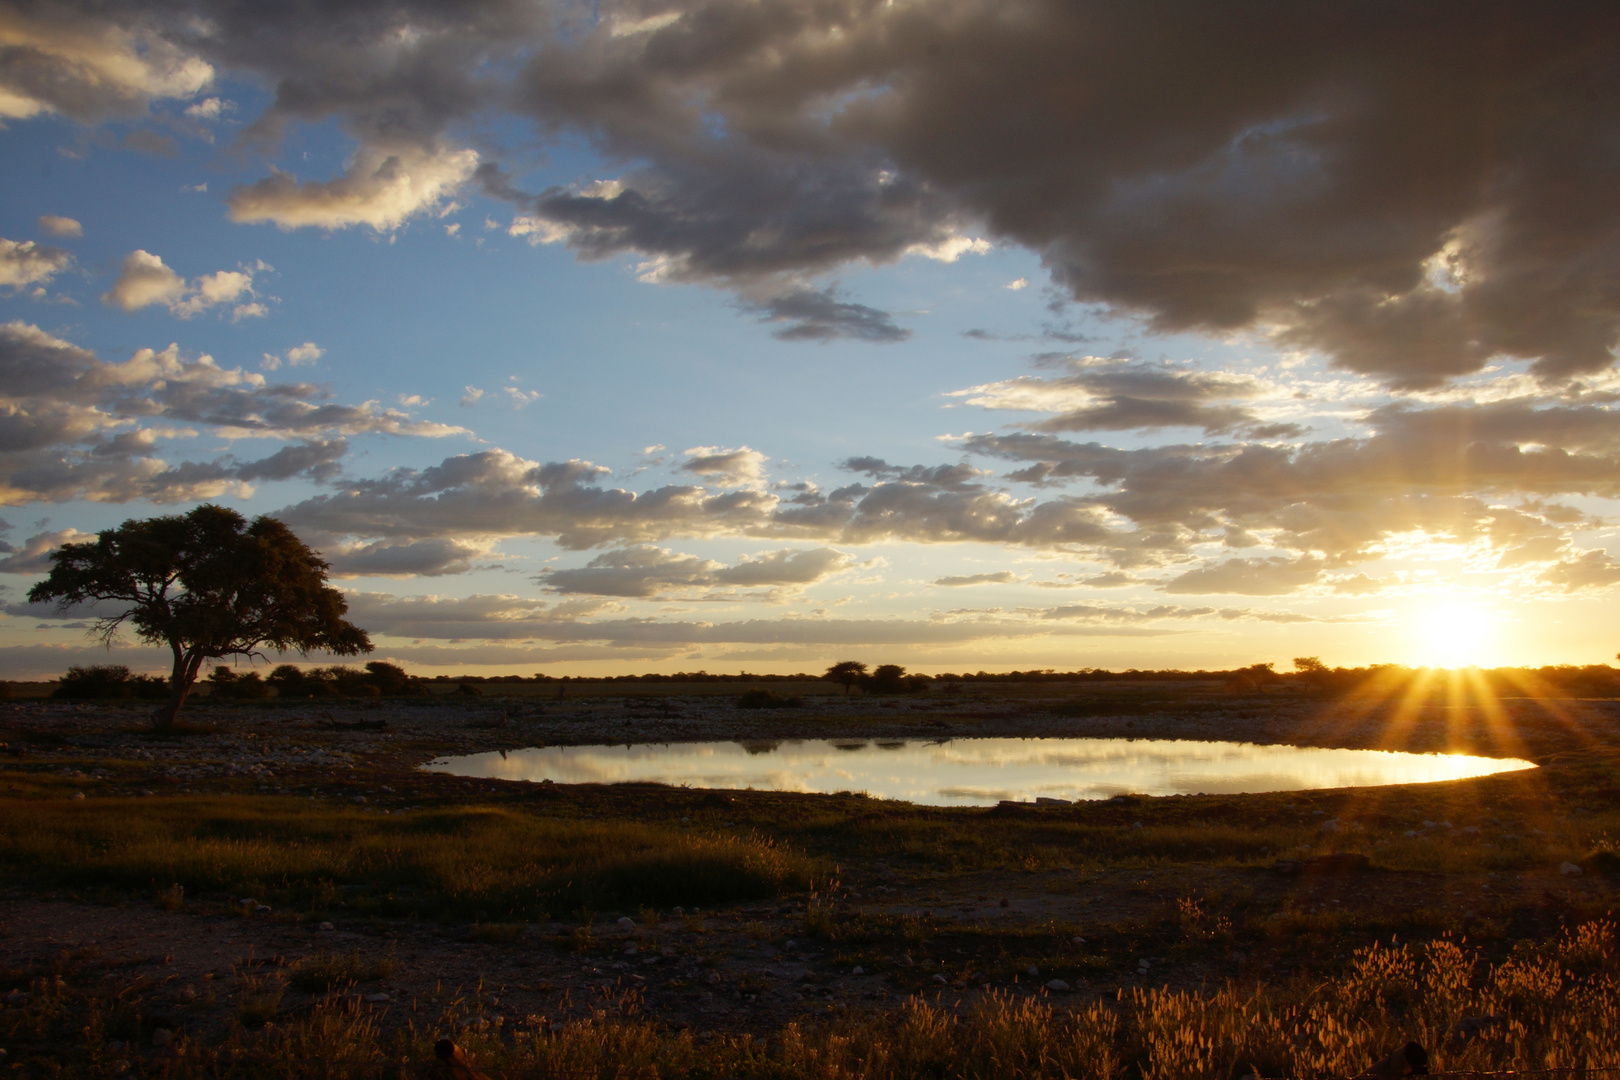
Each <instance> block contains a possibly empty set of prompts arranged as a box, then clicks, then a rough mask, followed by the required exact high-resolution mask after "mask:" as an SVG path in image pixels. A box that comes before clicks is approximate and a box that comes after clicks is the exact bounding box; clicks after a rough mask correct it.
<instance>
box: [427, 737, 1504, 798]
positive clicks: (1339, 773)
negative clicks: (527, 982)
mask: <svg viewBox="0 0 1620 1080" xmlns="http://www.w3.org/2000/svg"><path fill="white" fill-rule="evenodd" d="M426 768H427V769H428V770H429V771H431V772H446V773H453V774H455V775H457V776H481V777H495V778H499V779H503V780H534V781H538V780H554V781H556V782H557V783H563V784H579V783H600V784H613V783H622V782H625V781H655V782H658V783H664V784H678V785H688V786H691V787H702V788H754V789H758V790H767V791H802V792H834V791H864V792H867V793H869V794H871V795H875V796H877V797H879V798H885V799H904V800H906V801H908V802H914V803H922V804H925V805H929V806H989V805H994V804H995V803H996V802H998V801H1000V800H1002V799H1017V800H1022V801H1028V800H1033V799H1035V798H1037V797H1047V798H1057V799H1106V798H1109V797H1110V796H1113V795H1118V794H1122V793H1126V792H1134V793H1139V794H1144V795H1191V794H1197V793H1206V794H1212V795H1213V794H1233V793H1238V792H1258V791H1299V790H1304V789H1307V788H1338V787H1375V786H1379V785H1384V784H1418V783H1428V782H1431V781H1437V780H1460V779H1464V778H1467V777H1472V776H1486V775H1489V774H1491V773H1498V772H1509V771H1512V770H1515V769H1528V768H1534V765H1533V764H1532V763H1531V762H1528V761H1520V760H1517V759H1512V758H1509V759H1496V758H1481V757H1468V756H1465V755H1461V754H1403V753H1396V752H1393V751H1387V750H1323V749H1318V748H1314V747H1299V746H1260V745H1257V744H1255V743H1236V742H1194V741H1189V740H1179V739H951V740H948V741H944V742H886V741H864V740H846V739H837V740H830V741H827V740H820V739H811V740H803V741H794V740H783V741H769V742H745V743H738V742H706V743H663V744H659V743H644V744H639V745H632V746H551V747H541V748H534V749H528V750H514V751H508V752H507V753H505V754H504V755H503V754H502V753H501V752H500V751H490V752H488V753H482V754H468V755H465V756H462V757H453V758H439V759H437V760H435V761H432V762H430V763H429V764H428V765H427V766H426Z"/></svg>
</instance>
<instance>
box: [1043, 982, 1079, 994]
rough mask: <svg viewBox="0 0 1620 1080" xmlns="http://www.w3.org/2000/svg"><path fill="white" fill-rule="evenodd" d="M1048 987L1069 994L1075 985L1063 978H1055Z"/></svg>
mask: <svg viewBox="0 0 1620 1080" xmlns="http://www.w3.org/2000/svg"><path fill="white" fill-rule="evenodd" d="M1046 988H1047V989H1048V990H1054V991H1056V992H1058V993H1060V994H1067V993H1068V992H1069V991H1070V990H1072V989H1073V987H1071V986H1070V985H1069V984H1068V983H1066V982H1064V981H1063V980H1062V979H1053V980H1052V981H1051V982H1049V983H1047V984H1046Z"/></svg>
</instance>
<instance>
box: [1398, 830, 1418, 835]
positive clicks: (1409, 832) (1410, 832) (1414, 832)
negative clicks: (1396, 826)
mask: <svg viewBox="0 0 1620 1080" xmlns="http://www.w3.org/2000/svg"><path fill="white" fill-rule="evenodd" d="M1401 835H1402V836H1416V835H1417V830H1416V829H1407V830H1406V831H1405V832H1403V833H1401Z"/></svg>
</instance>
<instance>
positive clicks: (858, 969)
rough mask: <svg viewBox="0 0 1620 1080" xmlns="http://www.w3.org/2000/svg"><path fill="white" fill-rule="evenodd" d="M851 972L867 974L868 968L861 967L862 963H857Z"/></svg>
mask: <svg viewBox="0 0 1620 1080" xmlns="http://www.w3.org/2000/svg"><path fill="white" fill-rule="evenodd" d="M850 974H851V975H865V974H866V969H865V968H863V967H861V965H859V964H856V965H855V967H854V969H853V970H851V971H850Z"/></svg>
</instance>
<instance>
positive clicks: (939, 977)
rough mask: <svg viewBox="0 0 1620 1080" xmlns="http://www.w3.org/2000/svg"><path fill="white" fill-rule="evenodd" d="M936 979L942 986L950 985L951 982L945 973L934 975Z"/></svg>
mask: <svg viewBox="0 0 1620 1080" xmlns="http://www.w3.org/2000/svg"><path fill="white" fill-rule="evenodd" d="M934 981H935V982H936V983H938V984H939V985H941V986H949V985H950V982H951V980H949V979H947V978H946V977H945V976H943V975H935V976H934Z"/></svg>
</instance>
